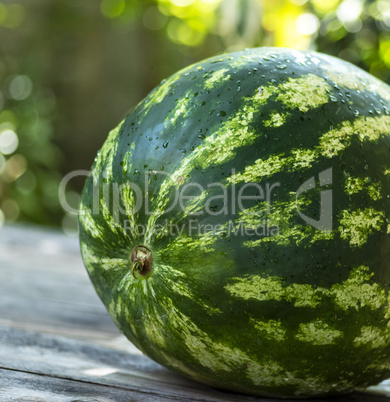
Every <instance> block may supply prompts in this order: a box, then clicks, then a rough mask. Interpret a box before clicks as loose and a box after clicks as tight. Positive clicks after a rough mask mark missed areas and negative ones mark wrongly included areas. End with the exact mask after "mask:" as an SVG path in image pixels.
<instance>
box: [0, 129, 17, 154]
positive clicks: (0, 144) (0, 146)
mask: <svg viewBox="0 0 390 402" xmlns="http://www.w3.org/2000/svg"><path fill="white" fill-rule="evenodd" d="M18 145H19V138H18V136H17V134H16V133H15V131H13V130H4V131H2V132H1V133H0V152H1V153H3V154H4V155H8V154H12V152H15V151H16V149H17V147H18Z"/></svg>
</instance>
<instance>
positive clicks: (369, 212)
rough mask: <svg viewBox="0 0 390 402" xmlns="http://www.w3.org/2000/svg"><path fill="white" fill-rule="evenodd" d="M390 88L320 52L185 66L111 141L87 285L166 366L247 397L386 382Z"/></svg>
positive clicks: (91, 207) (83, 219)
mask: <svg viewBox="0 0 390 402" xmlns="http://www.w3.org/2000/svg"><path fill="white" fill-rule="evenodd" d="M389 109H390V88H389V87H388V86H387V85H386V84H384V83H383V82H381V81H379V80H378V79H376V78H374V77H372V76H371V75H369V74H368V73H365V72H363V71H362V70H360V69H359V68H357V67H355V66H353V65H351V64H349V63H347V62H344V61H341V60H339V59H337V58H334V57H330V56H327V55H324V54H320V53H316V52H312V51H296V50H290V49H282V48H257V49H249V50H245V51H241V52H235V53H230V54H224V55H222V56H217V57H213V58H210V59H207V60H204V61H201V62H199V63H197V64H194V65H192V66H189V67H187V68H185V69H183V70H181V71H179V72H178V73H176V74H174V75H172V76H171V77H169V78H168V79H167V80H164V81H163V82H161V84H160V85H159V86H158V87H157V88H155V89H154V90H153V91H152V92H151V93H150V94H149V95H148V96H147V97H146V98H145V99H144V100H143V101H142V102H140V103H139V104H138V105H137V106H136V107H135V109H134V110H133V111H132V112H131V113H129V114H128V116H127V117H126V118H125V119H124V120H123V121H122V122H121V123H120V124H119V125H118V126H117V128H115V129H114V130H112V131H111V132H110V134H109V136H108V138H107V140H106V142H105V143H104V145H103V147H102V148H101V150H100V152H99V153H98V155H97V157H96V159H95V162H94V165H93V167H92V171H91V174H90V176H89V177H88V179H87V181H86V184H85V188H84V190H83V193H82V197H81V204H80V216H79V226H80V244H81V252H82V256H83V260H84V263H85V265H86V268H87V270H88V273H89V275H90V278H91V281H92V283H93V285H94V287H95V289H96V291H97V293H98V295H99V296H100V298H101V300H102V301H103V303H104V305H105V306H106V308H107V310H108V311H109V313H110V315H111V317H112V319H113V321H114V322H115V323H116V325H117V326H118V327H119V328H120V330H121V331H122V332H123V333H124V334H125V335H126V336H127V337H128V339H129V340H130V341H131V342H132V343H134V345H136V346H137V347H138V348H139V349H140V350H141V351H142V352H143V353H145V354H146V355H147V356H149V357H150V358H152V359H153V360H155V361H156V362H158V363H160V364H162V365H164V366H166V367H168V368H170V369H172V370H175V371H176V372H178V373H181V374H182V375H184V376H187V377H190V378H192V379H194V380H197V381H199V382H202V383H205V384H209V385H211V386H214V387H218V388H223V389H228V390H233V391H238V392H244V393H249V394H255V395H266V396H276V397H291V396H293V397H306V396H315V395H331V394H337V393H345V392H350V391H353V390H359V389H364V388H365V387H367V386H369V385H372V384H376V383H379V382H380V381H381V380H383V379H385V378H387V377H389V376H390V310H389V308H390V299H389V283H390V282H389V281H390V239H389V232H390V222H389V218H390V116H389Z"/></svg>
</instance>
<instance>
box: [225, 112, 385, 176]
mask: <svg viewBox="0 0 390 402" xmlns="http://www.w3.org/2000/svg"><path fill="white" fill-rule="evenodd" d="M389 129H390V116H380V117H361V118H359V119H356V120H355V121H353V122H352V123H351V122H349V121H344V122H343V123H342V124H341V126H340V127H338V128H335V129H331V130H330V131H328V132H327V133H325V134H324V135H322V136H321V138H320V140H319V145H317V146H315V147H314V148H313V149H292V150H291V151H290V155H288V154H286V153H281V154H277V155H271V156H270V157H268V158H267V159H257V160H256V161H255V163H254V164H253V165H251V166H246V167H245V170H244V172H241V173H236V174H234V175H232V176H231V177H229V178H228V182H230V183H239V182H247V183H248V182H253V183H258V182H259V181H261V180H262V179H263V178H264V177H269V176H271V175H273V174H275V173H279V172H282V171H286V172H295V171H297V170H299V169H302V168H308V167H311V166H312V165H313V163H314V162H315V161H317V160H318V159H319V158H320V157H325V158H332V157H333V156H336V155H338V154H339V153H341V152H343V151H344V150H345V149H346V148H348V147H349V145H350V141H351V139H352V138H357V139H359V140H360V141H361V142H364V141H376V140H378V139H379V137H380V136H381V135H384V134H385V135H387V134H388V133H389Z"/></svg>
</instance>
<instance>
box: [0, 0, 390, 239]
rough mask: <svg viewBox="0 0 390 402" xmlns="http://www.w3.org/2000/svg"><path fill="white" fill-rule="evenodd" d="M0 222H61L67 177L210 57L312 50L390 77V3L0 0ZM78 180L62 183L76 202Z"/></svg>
mask: <svg viewBox="0 0 390 402" xmlns="http://www.w3.org/2000/svg"><path fill="white" fill-rule="evenodd" d="M0 38H1V39H0V224H1V222H3V221H4V220H6V221H17V220H19V221H27V222H34V223H39V224H46V225H56V226H58V225H62V227H63V229H64V231H65V232H67V233H74V231H75V228H76V218H75V216H72V215H70V214H66V213H65V212H64V211H63V209H62V207H61V205H60V202H59V199H58V187H59V183H60V181H61V179H62V177H63V176H64V175H65V174H66V173H68V172H69V171H71V170H74V169H89V168H90V166H91V164H92V161H93V158H94V155H95V154H96V152H97V150H98V148H100V146H101V144H102V142H103V141H104V139H105V137H106V135H107V132H108V130H109V129H110V128H112V127H113V126H115V124H116V123H117V122H118V121H119V120H120V118H122V117H123V115H124V114H125V113H126V112H127V111H128V110H129V108H130V107H133V106H134V105H135V104H136V103H137V102H138V101H139V100H140V99H142V98H143V97H144V96H145V95H146V94H147V92H149V91H150V90H151V89H152V88H153V87H154V86H155V85H156V84H157V83H158V82H159V81H160V80H161V79H163V78H165V77H166V76H168V75H170V74H171V73H173V72H174V71H176V70H178V69H179V68H181V67H184V66H185V65H188V64H190V63H192V62H195V61H197V60H199V59H202V58H205V57H208V56H212V55H214V54H216V53H222V52H225V51H233V50H238V49H242V48H245V47H254V46H283V47H291V48H299V49H306V48H311V49H314V50H318V51H321V52H324V53H328V54H332V55H335V56H338V57H341V58H343V59H345V60H348V61H350V62H352V63H354V64H356V65H359V66H360V67H362V68H363V69H365V70H367V71H370V72H371V73H372V74H374V75H375V76H378V77H379V78H381V79H382V80H384V81H386V82H387V83H390V1H389V0H343V1H340V0H144V1H142V0H100V1H98V0H83V2H80V1H75V0H56V1H50V0H34V1H33V2H31V1H29V0H9V1H1V2H0ZM83 179H84V178H81V179H80V180H74V181H72V182H71V183H70V184H69V186H68V187H67V202H68V203H69V204H70V205H71V206H73V207H76V206H77V202H78V193H79V192H80V190H81V188H82V183H83Z"/></svg>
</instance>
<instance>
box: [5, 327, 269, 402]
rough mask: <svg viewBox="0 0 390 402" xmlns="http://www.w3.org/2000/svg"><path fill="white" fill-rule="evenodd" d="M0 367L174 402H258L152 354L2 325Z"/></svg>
mask: <svg viewBox="0 0 390 402" xmlns="http://www.w3.org/2000/svg"><path fill="white" fill-rule="evenodd" d="M0 368H2V369H4V370H10V371H12V372H14V371H18V372H28V373H32V374H36V375H38V374H39V375H46V376H49V377H55V378H61V379H69V380H75V381H78V382H83V383H93V384H99V385H105V386H110V387H114V388H120V389H124V390H129V391H131V392H139V393H141V394H143V395H144V394H150V395H152V396H161V397H163V398H167V399H171V400H191V401H215V402H217V401H218V402H220V401H232V402H233V401H234V402H239V401H256V400H258V398H254V397H249V396H244V395H238V396H237V395H235V394H229V393H226V392H222V391H218V390H214V389H212V388H210V387H207V386H202V385H200V384H198V383H195V382H193V381H191V380H188V379H186V378H184V377H181V376H179V375H176V374H175V373H172V372H170V371H169V370H167V369H165V368H164V367H162V366H160V365H159V364H157V363H155V362H153V361H152V360H150V359H149V358H147V357H146V356H142V355H134V354H131V353H125V352H122V351H118V350H113V349H109V348H105V347H102V346H99V345H94V344H92V343H88V342H84V341H80V340H73V339H67V338H63V337H59V336H55V335H50V334H41V333H34V332H30V331H24V330H20V329H15V328H13V329H12V328H7V327H0ZM264 401H266V400H264Z"/></svg>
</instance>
